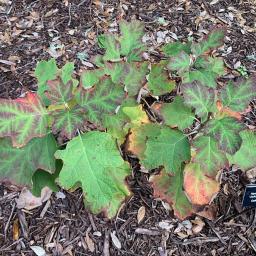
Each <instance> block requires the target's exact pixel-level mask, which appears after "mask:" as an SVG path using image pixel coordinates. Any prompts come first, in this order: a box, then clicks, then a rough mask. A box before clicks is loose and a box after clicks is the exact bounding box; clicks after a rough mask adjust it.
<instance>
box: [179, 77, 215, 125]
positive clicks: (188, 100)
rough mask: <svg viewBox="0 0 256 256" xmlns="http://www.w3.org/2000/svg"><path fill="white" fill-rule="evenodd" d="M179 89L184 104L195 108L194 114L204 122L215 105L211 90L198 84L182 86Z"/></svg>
mask: <svg viewBox="0 0 256 256" xmlns="http://www.w3.org/2000/svg"><path fill="white" fill-rule="evenodd" d="M181 89H182V92H183V95H184V99H185V104H186V105H187V106H189V107H193V108H195V114H196V115H198V116H199V117H201V118H202V122H205V121H206V120H207V118H208V114H209V112H211V111H213V108H214V105H215V104H214V103H215V95H214V91H213V89H211V88H207V87H204V86H202V85H201V83H199V82H193V83H192V84H185V85H182V88H181Z"/></svg>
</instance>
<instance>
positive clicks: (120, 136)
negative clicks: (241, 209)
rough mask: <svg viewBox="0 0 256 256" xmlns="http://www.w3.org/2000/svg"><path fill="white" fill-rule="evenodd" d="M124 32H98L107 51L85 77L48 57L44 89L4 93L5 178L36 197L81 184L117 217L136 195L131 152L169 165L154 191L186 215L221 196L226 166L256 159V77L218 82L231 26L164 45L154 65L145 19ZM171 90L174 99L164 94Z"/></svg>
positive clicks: (39, 72)
mask: <svg viewBox="0 0 256 256" xmlns="http://www.w3.org/2000/svg"><path fill="white" fill-rule="evenodd" d="M119 28H120V33H118V34H117V33H116V34H113V33H107V34H104V35H101V36H100V37H99V39H98V42H99V47H101V48H102V49H103V50H104V54H103V55H98V56H94V58H93V59H94V68H93V69H87V70H84V71H83V72H81V74H80V75H79V79H77V78H78V77H77V76H75V75H74V64H73V63H70V62H68V63H66V64H65V65H64V66H63V67H62V68H59V67H58V66H57V65H56V61H55V60H54V59H50V60H48V61H40V62H39V63H38V64H37V66H36V69H35V76H36V78H37V80H38V90H37V91H36V92H32V91H30V92H27V93H26V94H25V95H24V96H23V97H20V98H18V99H15V100H11V99H0V137H1V139H0V179H1V181H2V182H8V183H12V184H16V185H18V186H27V187H30V188H32V187H33V191H34V193H37V194H38V193H39V192H40V189H41V188H42V187H43V184H45V185H46V184H47V185H48V186H51V187H52V186H53V187H54V189H55V190H56V185H55V183H57V184H58V185H60V186H61V187H63V188H65V189H74V188H78V187H81V188H82V190H83V193H84V203H85V206H86V207H87V208H88V209H89V210H90V211H91V212H93V213H95V214H97V213H100V212H104V213H105V215H106V216H107V217H109V218H111V217H113V216H115V214H116V213H117V211H118V209H119V207H120V205H121V203H122V201H124V200H125V199H126V198H127V197H129V196H131V191H130V189H129V187H128V185H127V183H126V178H127V176H129V175H130V174H131V166H130V164H129V163H128V162H127V161H126V160H124V158H123V153H126V154H130V155H133V156H136V157H137V158H138V160H139V162H140V164H141V166H143V167H144V168H146V169H148V170H153V169H159V170H160V172H159V174H158V175H154V176H153V178H152V184H153V187H154V196H155V197H160V198H162V199H164V200H166V201H167V202H168V203H169V204H171V205H172V208H173V210H174V214H175V215H176V216H177V217H179V218H181V219H183V218H186V217H187V216H189V215H191V214H193V213H194V212H195V211H196V209H197V207H198V206H201V205H206V204H208V203H209V202H210V201H211V200H212V198H213V196H214V195H215V194H216V193H218V191H219V189H220V185H219V183H218V182H217V181H216V179H215V177H216V175H217V172H218V171H219V170H221V169H223V168H225V167H228V166H230V165H232V164H236V165H237V166H239V167H240V168H242V169H243V170H244V171H246V170H248V169H250V168H252V167H254V166H255V165H256V151H255V146H256V134H255V131H252V130H249V129H247V127H246V126H245V125H244V123H243V113H244V112H246V111H247V110H248V106H249V103H250V101H251V100H252V99H254V98H255V97H256V82H255V78H253V77H248V79H244V78H241V79H238V81H236V82H234V81H228V82H227V83H226V84H224V85H223V83H222V84H219V83H218V78H219V77H221V76H223V75H225V73H226V68H225V66H224V63H223V60H222V58H220V57H216V56H215V55H216V54H214V53H215V50H216V49H217V48H218V47H220V46H222V44H223V39H224V34H225V31H224V30H223V29H222V28H217V29H215V30H212V32H210V33H209V34H208V35H207V37H205V38H203V39H202V40H201V41H199V42H188V43H183V42H174V43H169V44H166V45H164V46H163V47H162V49H161V50H162V53H163V55H164V58H163V59H162V60H160V61H159V62H154V63H152V62H150V61H149V60H145V59H144V58H143V53H144V52H146V51H147V47H146V45H144V44H143V43H142V37H143V35H144V26H143V24H142V23H141V22H139V21H132V22H130V23H128V22H126V21H122V22H120V25H119ZM170 93H172V95H175V96H174V97H173V99H172V101H171V102H163V101H160V100H159V99H161V98H163V97H162V95H166V94H170ZM149 97H150V98H151V103H149V102H147V98H149ZM152 99H153V104H152ZM191 131H192V132H191ZM121 146H123V147H122V148H124V152H121V151H120V148H121ZM60 163H61V165H60ZM38 172H40V173H38Z"/></svg>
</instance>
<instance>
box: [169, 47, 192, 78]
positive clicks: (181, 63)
mask: <svg viewBox="0 0 256 256" xmlns="http://www.w3.org/2000/svg"><path fill="white" fill-rule="evenodd" d="M190 65H191V59H190V56H189V55H188V54H187V53H185V52H183V51H182V52H181V53H179V54H178V55H176V56H173V57H171V58H170V62H169V64H168V66H167V67H168V69H169V70H171V71H177V72H178V74H182V73H184V72H186V71H188V70H189V68H190Z"/></svg>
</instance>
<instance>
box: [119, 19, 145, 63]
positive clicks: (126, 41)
mask: <svg viewBox="0 0 256 256" xmlns="http://www.w3.org/2000/svg"><path fill="white" fill-rule="evenodd" d="M120 31H121V36H120V45H121V55H123V56H128V60H129V61H139V60H140V57H139V54H140V53H141V51H142V50H143V48H144V44H143V43H142V37H143V35H144V25H143V23H142V22H140V21H138V20H133V21H131V22H127V21H125V20H123V21H121V22H120ZM131 56H132V58H131Z"/></svg>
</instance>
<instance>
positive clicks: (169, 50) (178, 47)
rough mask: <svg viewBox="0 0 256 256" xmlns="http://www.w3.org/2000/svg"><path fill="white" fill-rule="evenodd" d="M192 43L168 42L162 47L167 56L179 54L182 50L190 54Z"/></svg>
mask: <svg viewBox="0 0 256 256" xmlns="http://www.w3.org/2000/svg"><path fill="white" fill-rule="evenodd" d="M190 46H191V43H185V44H183V43H182V42H173V43H168V44H166V45H164V46H163V47H162V51H163V52H164V54H165V55H166V56H169V57H172V56H176V55H178V54H179V53H180V52H182V51H183V52H185V53H187V54H190Z"/></svg>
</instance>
